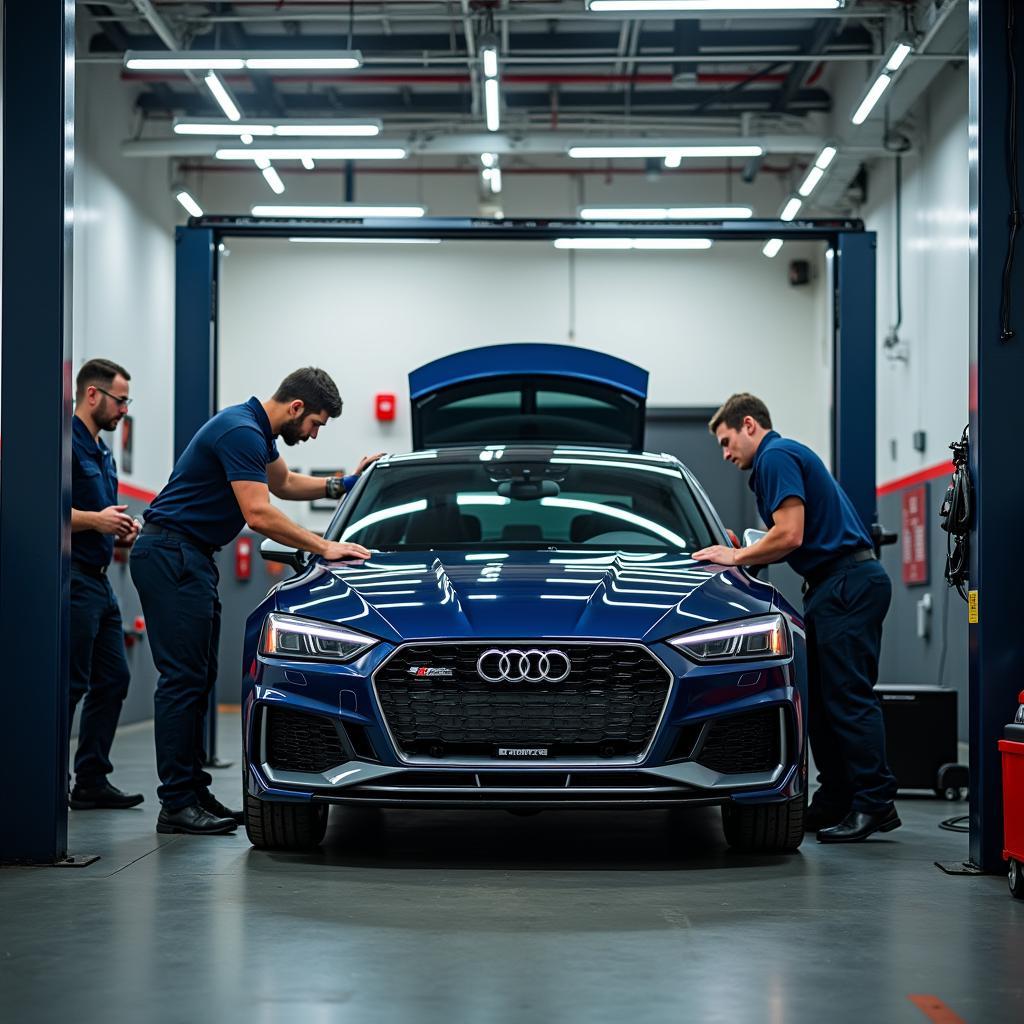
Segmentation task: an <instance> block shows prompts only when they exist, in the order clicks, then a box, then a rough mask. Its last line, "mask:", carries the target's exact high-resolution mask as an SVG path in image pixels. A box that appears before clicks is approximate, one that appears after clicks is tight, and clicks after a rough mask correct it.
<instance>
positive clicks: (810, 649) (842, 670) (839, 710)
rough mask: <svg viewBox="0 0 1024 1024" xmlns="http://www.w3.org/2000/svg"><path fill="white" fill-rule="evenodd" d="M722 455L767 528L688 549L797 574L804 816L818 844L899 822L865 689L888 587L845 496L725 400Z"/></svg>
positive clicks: (742, 400) (814, 462)
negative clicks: (813, 781)
mask: <svg viewBox="0 0 1024 1024" xmlns="http://www.w3.org/2000/svg"><path fill="white" fill-rule="evenodd" d="M709 427H710V430H711V432H712V433H713V434H714V435H715V437H716V438H717V439H718V443H719V444H720V445H721V447H722V456H723V457H724V458H725V459H726V460H727V461H729V462H731V463H733V465H735V466H737V467H738V468H739V469H744V470H750V471H751V479H750V487H751V489H752V490H753V491H754V495H755V496H756V498H757V508H758V511H759V512H760V514H761V518H762V519H763V520H764V522H765V524H766V525H767V526H768V527H769V529H768V533H767V534H766V535H765V536H764V537H763V538H762V539H761V540H759V541H758V542H757V543H756V544H751V545H750V547H747V548H738V549H737V548H727V547H723V546H721V545H716V546H714V547H710V548H705V549H704V550H703V551H698V552H696V553H695V554H694V558H697V559H699V560H701V561H707V562H716V563H718V564H719V565H767V564H769V563H771V562H781V561H786V562H788V563H789V564H790V565H791V566H792V567H793V568H794V569H795V570H796V571H797V572H798V573H800V575H801V576H803V577H804V580H805V587H804V593H805V597H804V617H805V625H806V627H807V660H808V688H809V693H808V698H809V703H810V708H809V714H808V730H809V733H810V741H811V752H812V753H813V754H814V761H815V764H816V765H817V766H818V773H819V774H818V782H819V783H820V787H819V789H818V790H817V792H816V793H815V794H814V799H813V801H812V803H811V806H810V807H809V808H808V810H807V814H806V817H805V822H804V823H805V827H806V829H807V830H808V831H816V832H817V834H818V840H819V841H820V842H823V843H849V842H857V841H859V840H862V839H866V838H867V837H868V836H870V835H871V834H872V833H874V832H891V831H892V830H893V829H894V828H899V826H900V824H901V822H900V819H899V817H898V816H897V814H896V807H895V805H894V804H893V800H894V798H895V796H896V779H895V777H894V776H893V774H892V772H891V771H890V770H889V766H888V764H887V762H886V756H885V726H884V724H883V722H882V709H881V705H880V703H879V701H878V698H877V696H876V695H875V691H874V685H875V683H876V682H877V680H878V657H879V649H880V647H881V642H882V620H883V619H884V618H885V613H886V611H888V608H889V601H890V600H891V598H892V584H891V583H890V582H889V577H888V575H887V574H886V572H885V570H884V569H883V568H882V566H881V564H880V563H879V561H878V559H877V558H876V556H875V551H874V547H873V545H872V541H871V537H870V535H869V534H868V531H867V529H866V527H865V526H864V523H863V522H861V520H860V517H859V516H858V515H857V512H856V510H855V509H854V507H853V504H852V503H851V501H850V499H849V497H847V495H846V493H845V492H844V491H843V489H842V488H841V487H840V486H839V484H837V483H836V481H835V480H834V479H833V478H832V476H831V474H830V473H829V471H828V470H827V469H826V468H825V464H824V463H823V462H822V461H821V459H819V458H818V456H817V455H815V454H814V452H812V451H811V450H810V448H808V447H807V446H806V445H802V444H800V443H799V442H797V441H790V440H789V439H787V438H783V437H780V436H779V434H777V433H776V432H775V431H774V430H772V421H771V416H770V415H769V413H768V408H767V406H766V405H765V404H764V402H762V401H761V400H760V399H759V398H755V397H754V396H753V395H748V394H740V395H733V396H732V398H730V399H729V400H728V401H727V402H726V403H725V405H723V406H722V408H721V409H719V410H718V412H716V413H715V415H714V416H713V417H712V418H711V422H710V424H709Z"/></svg>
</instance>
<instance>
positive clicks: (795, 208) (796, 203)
mask: <svg viewBox="0 0 1024 1024" xmlns="http://www.w3.org/2000/svg"><path fill="white" fill-rule="evenodd" d="M803 205H804V201H803V200H802V199H799V198H798V197H797V196H791V197H790V199H789V202H787V203H786V205H785V206H784V207H783V208H782V213H780V214H779V220H792V219H793V218H794V217H795V216H796V215H797V214H798V213H799V212H800V207H801V206H803Z"/></svg>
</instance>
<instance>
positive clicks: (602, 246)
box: [555, 238, 712, 252]
mask: <svg viewBox="0 0 1024 1024" xmlns="http://www.w3.org/2000/svg"><path fill="white" fill-rule="evenodd" d="M711 244H712V243H711V239H710V238H556V239H555V248H556V249H592V250H604V251H620V252H626V251H629V250H651V251H658V250H669V249H710V248H711Z"/></svg>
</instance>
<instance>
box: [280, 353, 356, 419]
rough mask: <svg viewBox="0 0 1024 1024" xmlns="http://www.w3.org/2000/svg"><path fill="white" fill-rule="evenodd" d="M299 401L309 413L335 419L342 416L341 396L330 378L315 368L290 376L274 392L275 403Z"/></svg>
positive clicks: (303, 368)
mask: <svg viewBox="0 0 1024 1024" xmlns="http://www.w3.org/2000/svg"><path fill="white" fill-rule="evenodd" d="M296 399H298V400H299V401H300V402H301V403H302V404H303V405H304V406H305V407H306V411H307V412H312V413H317V412H321V411H323V412H326V413H327V415H328V416H330V417H331V418H332V419H334V418H335V417H337V416H340V415H341V395H339V394H338V386H337V385H336V384H335V383H334V381H333V380H331V378H330V376H329V375H328V374H327V373H326V372H325V371H324V370H320V369H318V368H317V367H315V366H304V367H302V369H301V370H293V371H292V372H291V373H289V374H288V376H287V377H285V379H284V380H283V381H281V386H280V387H279V388H278V389H277V390H276V391H275V392H274V401H275V402H294V401H295V400H296Z"/></svg>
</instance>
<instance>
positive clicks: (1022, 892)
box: [1006, 857, 1024, 900]
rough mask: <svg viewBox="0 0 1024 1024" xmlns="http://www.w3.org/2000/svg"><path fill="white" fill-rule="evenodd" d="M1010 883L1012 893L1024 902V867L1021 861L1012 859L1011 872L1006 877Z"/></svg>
mask: <svg viewBox="0 0 1024 1024" xmlns="http://www.w3.org/2000/svg"><path fill="white" fill-rule="evenodd" d="M1006 880H1007V881H1008V882H1009V883H1010V892H1011V893H1012V894H1013V895H1014V896H1016V897H1017V899H1019V900H1024V865H1022V864H1021V862H1020V861H1019V860H1015V859H1014V858H1013V857H1011V858H1010V870H1009V872H1008V874H1007V876H1006Z"/></svg>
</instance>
